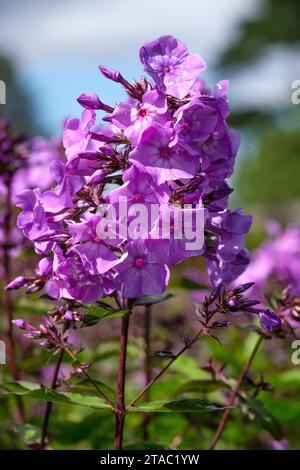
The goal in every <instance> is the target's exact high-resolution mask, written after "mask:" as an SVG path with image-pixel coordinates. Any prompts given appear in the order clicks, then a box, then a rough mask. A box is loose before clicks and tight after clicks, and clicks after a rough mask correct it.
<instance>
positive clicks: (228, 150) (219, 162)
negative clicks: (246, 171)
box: [200, 127, 240, 181]
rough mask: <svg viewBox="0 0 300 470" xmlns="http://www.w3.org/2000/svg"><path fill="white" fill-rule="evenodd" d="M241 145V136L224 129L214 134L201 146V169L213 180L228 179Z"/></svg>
mask: <svg viewBox="0 0 300 470" xmlns="http://www.w3.org/2000/svg"><path fill="white" fill-rule="evenodd" d="M239 145H240V136H239V134H238V133H237V132H236V131H234V130H232V129H228V128H227V127H224V128H223V129H220V130H218V131H216V132H213V133H212V134H211V135H210V136H209V138H208V139H207V140H206V141H205V142H204V143H203V144H202V145H201V150H200V152H201V169H202V171H204V172H205V173H206V174H208V176H209V178H210V179H212V180H216V179H217V180H218V181H219V180H220V179H225V178H228V177H229V176H231V175H232V173H233V167H234V161H235V157H236V154H237V151H238V148H239Z"/></svg>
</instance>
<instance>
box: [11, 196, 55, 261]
mask: <svg viewBox="0 0 300 470" xmlns="http://www.w3.org/2000/svg"><path fill="white" fill-rule="evenodd" d="M42 198H43V195H42V194H41V191H40V190H39V189H35V190H32V189H26V190H25V191H21V193H19V194H17V195H16V196H15V198H14V199H15V204H16V206H17V207H20V208H21V209H23V212H21V214H19V216H18V219H17V225H18V227H19V228H20V229H21V230H22V231H23V233H24V235H25V237H26V238H28V239H29V240H31V241H34V240H36V239H37V238H38V237H40V236H41V235H42V234H43V233H45V232H47V231H48V230H62V225H61V223H60V222H55V221H53V219H51V214H50V215H49V214H47V213H46V211H45V208H44V207H43V201H42ZM34 245H35V249H36V251H37V252H38V253H41V254H43V253H46V252H48V251H49V250H50V249H51V247H52V246H53V245H52V243H51V242H47V241H46V242H35V243H34Z"/></svg>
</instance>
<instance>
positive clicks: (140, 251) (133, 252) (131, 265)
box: [116, 239, 170, 298]
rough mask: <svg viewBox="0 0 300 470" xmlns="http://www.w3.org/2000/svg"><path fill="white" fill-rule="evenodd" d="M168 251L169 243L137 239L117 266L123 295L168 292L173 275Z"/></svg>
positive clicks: (136, 295) (129, 245) (132, 295)
mask: <svg viewBox="0 0 300 470" xmlns="http://www.w3.org/2000/svg"><path fill="white" fill-rule="evenodd" d="M168 248H169V242H168V240H151V239H148V240H143V239H138V240H134V241H132V242H130V243H129V244H128V247H127V251H126V253H125V254H124V255H123V257H122V258H121V259H120V263H119V264H118V265H117V266H116V270H117V272H118V276H119V278H120V280H121V283H122V289H123V293H124V296H126V297H129V298H135V297H140V296H143V295H152V294H161V293H162V292H163V291H164V290H165V289H166V287H167V285H168V281H169V276H170V272H169V268H168V266H167V258H168V252H169V250H168Z"/></svg>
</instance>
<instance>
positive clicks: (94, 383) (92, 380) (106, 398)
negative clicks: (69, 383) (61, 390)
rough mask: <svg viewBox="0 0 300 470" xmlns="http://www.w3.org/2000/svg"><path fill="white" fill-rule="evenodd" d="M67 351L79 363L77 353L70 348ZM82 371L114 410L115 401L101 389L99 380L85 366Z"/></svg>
mask: <svg viewBox="0 0 300 470" xmlns="http://www.w3.org/2000/svg"><path fill="white" fill-rule="evenodd" d="M65 351H66V353H67V354H69V356H70V357H71V358H72V359H73V361H76V362H78V363H79V361H78V359H77V357H76V356H75V354H74V353H73V352H72V351H71V350H70V349H68V348H65ZM79 364H80V363H79ZM81 371H82V373H83V374H84V375H85V377H86V378H87V380H88V381H89V382H90V383H91V384H92V385H93V387H94V388H95V390H97V392H98V393H99V395H100V397H101V398H103V400H105V401H106V402H107V404H108V405H109V406H110V407H111V409H112V411H114V403H113V402H112V401H111V400H110V398H109V397H108V396H107V395H106V393H105V392H103V390H101V388H100V387H99V386H98V384H97V382H96V381H95V380H94V379H93V378H92V377H91V376H90V374H89V373H88V372H87V371H86V370H85V369H84V368H83V367H82V368H81Z"/></svg>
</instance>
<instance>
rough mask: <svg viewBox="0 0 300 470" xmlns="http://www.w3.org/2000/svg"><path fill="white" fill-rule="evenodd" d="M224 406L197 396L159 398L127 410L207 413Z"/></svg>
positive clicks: (221, 408)
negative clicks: (170, 398) (193, 397)
mask: <svg viewBox="0 0 300 470" xmlns="http://www.w3.org/2000/svg"><path fill="white" fill-rule="evenodd" d="M224 409H225V407H224V406H222V405H218V404H215V403H210V402H207V401H205V400H201V399H199V398H195V399H188V398H183V399H180V400H172V401H169V400H159V401H151V402H148V403H141V404H137V405H135V406H133V407H130V408H129V410H128V411H129V412H140V411H143V412H149V413H152V412H173V413H174V412H176V413H177V412H178V413H181V412H196V413H208V412H212V411H220V410H224Z"/></svg>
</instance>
